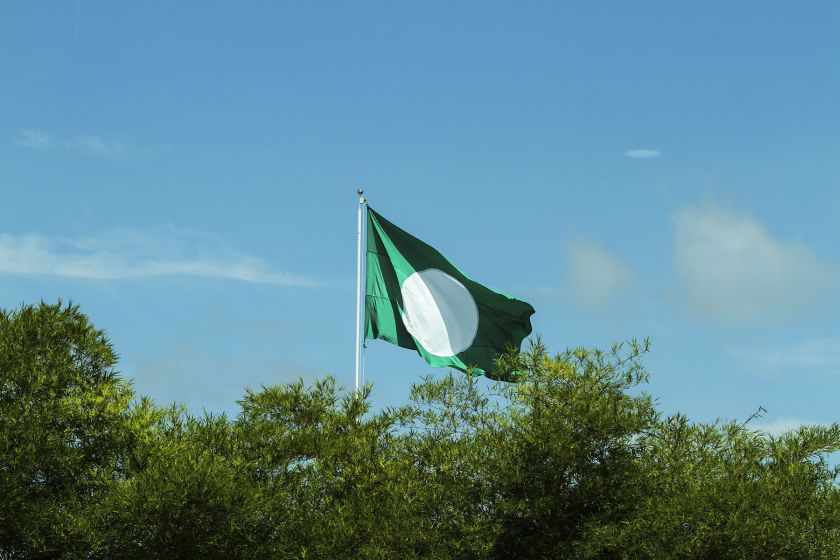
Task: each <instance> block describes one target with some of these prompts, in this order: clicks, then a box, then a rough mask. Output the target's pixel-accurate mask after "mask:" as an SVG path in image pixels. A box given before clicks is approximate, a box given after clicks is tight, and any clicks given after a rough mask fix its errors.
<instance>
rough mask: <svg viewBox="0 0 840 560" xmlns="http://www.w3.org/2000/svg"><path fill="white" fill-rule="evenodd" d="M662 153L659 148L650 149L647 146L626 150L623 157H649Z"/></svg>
mask: <svg viewBox="0 0 840 560" xmlns="http://www.w3.org/2000/svg"><path fill="white" fill-rule="evenodd" d="M661 155H662V152H660V151H659V150H651V149H649V148H638V149H635V150H627V151H626V152H624V157H629V158H633V159H650V158H658V157H659V156H661Z"/></svg>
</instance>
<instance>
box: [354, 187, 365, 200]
mask: <svg viewBox="0 0 840 560" xmlns="http://www.w3.org/2000/svg"><path fill="white" fill-rule="evenodd" d="M356 194H357V195H359V204H364V203H365V202H367V199H366V198H365V189H362V188H360V189H357V190H356Z"/></svg>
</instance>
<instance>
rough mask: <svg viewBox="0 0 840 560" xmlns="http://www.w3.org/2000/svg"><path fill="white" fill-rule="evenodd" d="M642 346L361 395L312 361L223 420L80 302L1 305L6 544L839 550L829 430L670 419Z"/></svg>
mask: <svg viewBox="0 0 840 560" xmlns="http://www.w3.org/2000/svg"><path fill="white" fill-rule="evenodd" d="M648 351H649V345H648V343H647V342H642V343H637V342H633V341H631V342H628V343H625V344H617V345H615V346H613V347H612V348H611V349H609V350H608V351H600V350H589V349H584V348H575V349H571V350H567V351H564V352H561V353H559V354H550V353H549V352H548V350H547V349H546V347H545V346H544V345H543V344H542V343H541V342H540V341H539V340H537V341H534V342H533V343H532V345H531V347H530V348H529V349H528V350H527V351H526V352H523V353H521V354H518V355H515V354H511V355H507V356H504V357H503V358H502V360H504V361H507V362H508V363H506V364H504V367H507V368H511V370H515V371H518V372H521V381H520V382H518V383H515V384H505V383H489V382H487V381H486V380H482V379H475V378H473V377H470V376H467V375H464V374H461V373H454V372H453V373H448V374H439V375H435V376H434V377H431V376H430V377H428V378H426V379H424V380H422V381H420V382H418V383H417V384H415V386H414V387H413V389H412V391H411V394H410V395H407V399H406V402H405V404H403V405H402V406H399V407H396V408H389V409H384V410H373V409H372V408H371V401H370V394H371V393H370V392H371V388H370V387H366V388H365V389H364V390H363V391H360V392H359V393H355V392H352V391H348V390H345V389H344V388H342V387H340V386H339V385H338V384H337V382H336V380H335V379H333V378H331V377H328V378H325V379H322V380H319V381H317V382H315V383H312V384H310V385H307V384H305V383H304V382H303V381H297V382H294V383H289V384H286V385H279V386H271V387H263V388H261V389H260V390H247V391H246V392H245V394H244V395H243V396H242V398H241V400H240V401H239V405H240V406H239V408H240V411H239V413H238V414H237V415H236V416H235V417H230V418H229V417H226V416H225V415H213V414H203V415H195V414H192V413H191V412H190V411H188V410H186V409H184V408H183V407H178V406H173V407H169V408H162V407H158V406H156V405H155V404H154V403H153V402H152V401H151V400H150V399H148V398H143V397H138V396H137V395H136V394H135V392H134V390H133V388H132V386H131V383H130V382H129V381H127V380H125V379H123V378H122V377H121V376H120V375H119V374H118V372H117V371H116V369H115V368H116V364H117V356H116V353H115V351H114V349H113V348H112V346H111V344H110V343H109V341H108V340H107V338H106V337H105V335H104V333H103V332H102V331H101V330H97V329H96V328H95V327H94V326H93V325H91V323H90V322H89V320H88V318H87V317H86V316H85V315H84V314H83V313H81V312H80V311H79V309H78V308H77V307H75V306H72V305H63V304H61V303H58V304H45V303H41V304H39V305H24V306H22V307H21V308H20V309H17V310H14V311H3V312H0V496H2V499H0V558H4V559H18V558H21V559H22V558H138V559H139V558H161V559H163V558H166V559H180V558H184V559H187V558H190V559H192V558H211V559H212V558H243V559H249V558H254V559H257V558H289V559H292V558H299V559H303V558H329V559H342V558H348V559H349V558H370V559H379V558H381V559H385V558H418V559H419V558H465V559H505V558H579V559H585V558H586V559H588V558H592V559H594V558H599V559H600V558H604V559H613V558H614V559H631V558H632V559H637V558H650V559H654V558H685V559H690V558H691V559H694V558H696V559H706V558H708V559H729V558H732V559H747V558H786V559H798V558H825V559H829V558H830V559H835V558H838V557H840V487H838V475H839V474H840V471H839V470H838V468H837V467H835V466H833V464H832V462H831V460H830V454H831V453H833V452H835V451H837V450H838V449H840V426H838V425H837V424H834V425H831V426H827V427H820V426H808V427H802V428H799V429H798V430H794V431H791V432H788V433H786V434H784V435H781V436H774V435H771V434H768V433H764V432H762V431H759V430H756V429H754V428H753V427H752V426H751V422H750V421H749V420H747V421H745V422H725V421H716V422H712V423H704V422H693V421H691V420H689V419H688V418H686V417H685V416H683V415H679V414H677V415H671V416H668V415H663V414H662V413H661V412H660V411H659V410H658V408H657V405H656V402H655V401H654V399H653V398H652V397H651V396H650V395H648V394H647V393H646V392H645V391H644V390H643V387H644V383H645V382H646V380H647V377H648V373H647V371H646V370H645V368H644V364H643V359H644V355H645V354H646V353H647V352H648Z"/></svg>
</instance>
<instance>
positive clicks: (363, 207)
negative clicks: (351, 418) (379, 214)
mask: <svg viewBox="0 0 840 560" xmlns="http://www.w3.org/2000/svg"><path fill="white" fill-rule="evenodd" d="M356 194H357V195H359V220H358V226H359V227H358V230H357V236H356V240H357V253H356V392H358V391H359V372H360V370H361V369H362V214H364V213H365V210H366V209H367V204H366V203H367V199H366V198H365V197H364V194H365V191H364V189H359V190H357V191H356Z"/></svg>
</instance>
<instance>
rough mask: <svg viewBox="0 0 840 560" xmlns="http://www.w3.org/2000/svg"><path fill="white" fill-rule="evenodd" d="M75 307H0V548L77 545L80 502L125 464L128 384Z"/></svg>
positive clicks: (53, 551) (83, 528)
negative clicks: (2, 308)
mask: <svg viewBox="0 0 840 560" xmlns="http://www.w3.org/2000/svg"><path fill="white" fill-rule="evenodd" d="M116 361H117V356H116V354H115V353H114V350H113V348H112V347H111V344H110V343H109V342H108V339H107V338H106V337H105V335H104V333H103V332H102V331H100V330H97V329H95V328H93V326H92V325H91V324H90V323H89V322H88V319H87V317H85V316H84V315H83V314H82V313H81V312H79V309H78V307H76V306H73V305H66V306H65V305H62V304H61V303H60V302H59V303H58V304H55V305H49V304H46V303H41V304H40V305H27V306H23V307H21V308H20V309H19V310H17V311H14V312H7V311H0V496H3V498H2V500H0V551H2V554H3V555H4V556H5V557H7V558H52V557H55V558H58V557H63V556H66V555H68V554H71V553H72V552H73V551H78V550H84V549H85V548H86V544H85V543H86V542H87V540H88V536H89V535H88V530H89V517H88V515H87V512H88V509H89V507H90V506H91V505H92V504H95V503H96V502H97V500H99V498H100V497H101V496H102V495H103V493H105V492H106V491H107V490H108V489H109V488H110V486H111V483H112V482H113V481H114V480H116V479H117V478H119V477H121V476H123V474H124V473H125V472H126V469H127V468H128V454H127V451H128V450H129V448H130V447H131V445H132V439H133V436H132V434H133V430H132V428H131V423H132V418H131V414H130V412H129V403H130V401H131V399H132V398H133V395H134V393H133V391H132V388H131V386H130V385H129V384H128V383H126V382H125V381H123V380H122V379H121V378H120V377H119V375H118V374H117V372H116V371H115V369H114V365H115V364H116Z"/></svg>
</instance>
